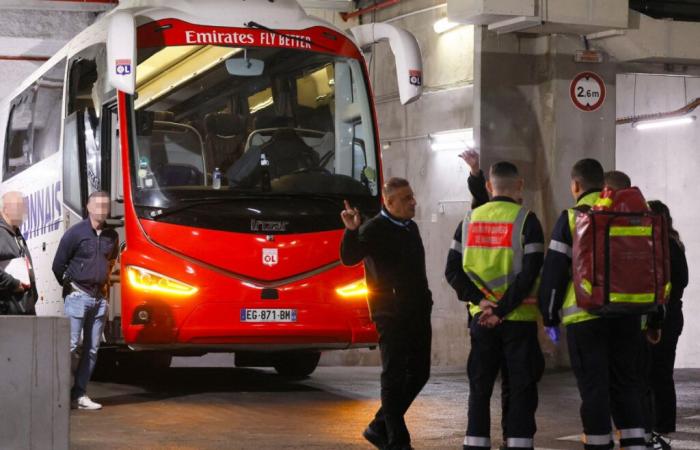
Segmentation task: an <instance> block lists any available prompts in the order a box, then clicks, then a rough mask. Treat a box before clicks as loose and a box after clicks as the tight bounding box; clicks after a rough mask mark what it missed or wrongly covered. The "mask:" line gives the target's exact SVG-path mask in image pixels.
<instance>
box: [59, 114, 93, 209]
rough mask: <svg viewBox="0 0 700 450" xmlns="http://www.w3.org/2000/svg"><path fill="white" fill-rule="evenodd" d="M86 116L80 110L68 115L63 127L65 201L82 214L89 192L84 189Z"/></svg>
mask: <svg viewBox="0 0 700 450" xmlns="http://www.w3.org/2000/svg"><path fill="white" fill-rule="evenodd" d="M83 134H84V118H83V114H82V112H80V111H76V112H74V113H73V114H71V115H69V116H68V117H66V120H65V124H64V128H63V203H65V204H66V205H67V206H68V207H69V208H70V209H72V210H73V212H75V213H77V214H78V215H80V216H83V215H84V210H83V205H84V204H85V200H86V198H87V194H86V192H85V191H84V189H83V183H82V180H84V179H85V177H84V171H83V167H84V165H85V152H84V151H83V143H84V142H83V140H82V139H79V137H80V136H81V135H83Z"/></svg>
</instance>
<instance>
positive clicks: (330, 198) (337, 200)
mask: <svg viewBox="0 0 700 450" xmlns="http://www.w3.org/2000/svg"><path fill="white" fill-rule="evenodd" d="M285 199H286V200H323V201H325V202H328V203H332V204H333V205H342V202H343V200H344V199H345V197H344V196H342V195H339V194H318V193H306V192H292V193H279V194H274V193H263V194H255V195H241V196H238V197H203V198H188V199H182V200H180V202H182V203H185V204H184V205H179V206H173V207H171V208H167V209H163V210H162V212H160V213H157V214H155V215H153V214H150V215H149V218H150V219H153V220H158V219H162V218H163V217H167V216H169V215H172V214H175V213H179V212H182V211H186V210H188V209H191V208H196V207H198V206H202V205H217V204H221V203H229V202H238V201H251V200H285ZM141 206H143V207H146V208H153V207H149V206H145V205H141ZM159 209H160V208H159Z"/></svg>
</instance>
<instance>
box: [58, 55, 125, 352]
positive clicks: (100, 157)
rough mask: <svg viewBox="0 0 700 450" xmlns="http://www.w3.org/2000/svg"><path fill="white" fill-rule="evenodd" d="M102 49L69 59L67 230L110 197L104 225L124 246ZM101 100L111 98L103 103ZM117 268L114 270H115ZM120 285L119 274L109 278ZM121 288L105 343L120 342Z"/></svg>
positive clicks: (112, 110) (115, 293)
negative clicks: (99, 198) (101, 197)
mask: <svg viewBox="0 0 700 450" xmlns="http://www.w3.org/2000/svg"><path fill="white" fill-rule="evenodd" d="M105 58H106V56H105V46H104V44H98V45H96V46H93V47H90V48H88V49H86V50H85V51H83V52H81V53H80V54H78V55H76V56H74V57H73V58H71V61H70V62H69V70H68V83H69V84H68V86H69V88H68V98H67V102H66V117H65V120H64V133H63V174H62V177H63V204H64V206H65V211H66V215H65V216H66V222H67V223H66V228H68V227H70V226H72V225H75V224H76V223H78V222H79V221H81V220H83V219H84V218H86V217H87V208H86V205H87V199H88V197H89V196H90V194H91V193H93V192H95V191H105V192H107V193H109V195H110V198H111V200H112V204H111V207H112V209H111V218H110V219H108V224H109V225H110V226H113V227H115V228H116V230H117V232H118V233H119V236H120V243H122V242H124V240H125V239H124V228H123V216H124V205H123V187H122V182H121V166H120V161H121V158H120V145H119V139H118V136H119V127H118V123H117V110H116V99H111V98H112V97H114V91H112V92H107V93H106V92H105V90H106V89H108V88H109V87H108V86H109V85H108V84H107V83H106V75H105V73H104V67H105ZM105 99H110V100H107V101H105ZM118 269H119V264H118V263H117V264H116V265H115V270H117V271H118ZM111 279H112V280H113V282H114V281H115V280H116V281H117V283H118V280H119V274H118V272H117V273H115V274H113V276H112V277H111ZM119 292H120V291H119V285H118V284H117V285H116V286H115V285H114V284H113V286H112V288H111V289H110V308H109V311H110V312H109V320H108V322H107V325H106V326H105V336H106V339H107V342H118V341H119V340H120V336H121V333H120V330H121V324H120V322H119V316H120V310H121V304H120V303H121V302H120V296H119Z"/></svg>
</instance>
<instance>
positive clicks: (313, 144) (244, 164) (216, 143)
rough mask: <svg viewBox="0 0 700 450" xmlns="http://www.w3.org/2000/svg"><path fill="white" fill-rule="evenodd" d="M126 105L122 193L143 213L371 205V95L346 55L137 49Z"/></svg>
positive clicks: (374, 190) (374, 191)
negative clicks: (297, 203) (126, 182)
mask: <svg viewBox="0 0 700 450" xmlns="http://www.w3.org/2000/svg"><path fill="white" fill-rule="evenodd" d="M132 101H133V111H134V114H133V120H134V124H133V126H132V127H130V129H131V130H133V133H134V134H135V138H134V139H133V140H132V142H133V143H134V144H135V145H132V147H133V148H132V149H131V155H130V156H131V158H130V164H131V173H132V176H131V181H132V192H133V199H134V200H133V201H134V203H135V204H136V205H137V207H138V208H137V211H140V212H139V214H140V215H142V214H143V216H144V217H149V218H152V217H155V216H156V214H155V213H154V212H153V210H154V209H158V210H159V213H158V214H160V210H163V209H165V210H171V211H175V213H177V211H181V210H186V209H187V208H186V205H187V204H189V203H197V202H198V201H201V202H207V201H208V202H211V201H212V200H217V199H218V200H221V201H222V202H223V203H225V202H226V200H231V202H232V203H235V202H236V199H237V198H240V199H241V200H243V199H251V198H252V199H260V201H262V200H263V199H270V198H274V197H279V198H304V197H305V198H307V199H308V198H314V197H315V198H323V199H324V200H328V199H329V198H331V199H332V198H336V197H337V198H338V199H343V198H354V199H365V201H372V202H373V203H374V202H376V203H377V204H378V199H379V197H378V194H379V191H378V185H377V183H378V173H377V172H378V164H377V159H378V158H377V153H376V151H377V149H376V148H375V137H374V128H373V121H372V113H371V107H370V103H369V102H370V98H369V95H368V92H367V87H366V85H365V80H364V76H363V70H362V66H361V63H360V62H359V61H357V60H355V59H352V58H345V57H337V56H333V55H328V54H322V53H316V52H310V51H304V50H296V49H294V50H292V49H281V48H240V47H225V46H215V45H189V46H174V47H161V48H146V49H140V50H139V65H138V70H137V95H135V96H133V97H132ZM360 201H362V200H360ZM326 203H327V202H326ZM183 205H185V207H184V208H183ZM333 211H334V213H336V214H337V208H336V207H335V206H333Z"/></svg>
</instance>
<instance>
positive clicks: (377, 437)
mask: <svg viewBox="0 0 700 450" xmlns="http://www.w3.org/2000/svg"><path fill="white" fill-rule="evenodd" d="M362 437H364V438H365V439H367V441H368V442H369V443H370V444H372V445H374V446H375V447H377V448H378V449H379V450H383V449H384V447H386V445H387V438H386V436H385V435H383V434H381V433H379V432H377V431H375V430H374V429H373V428H372V427H367V428H365V431H363V432H362Z"/></svg>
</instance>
